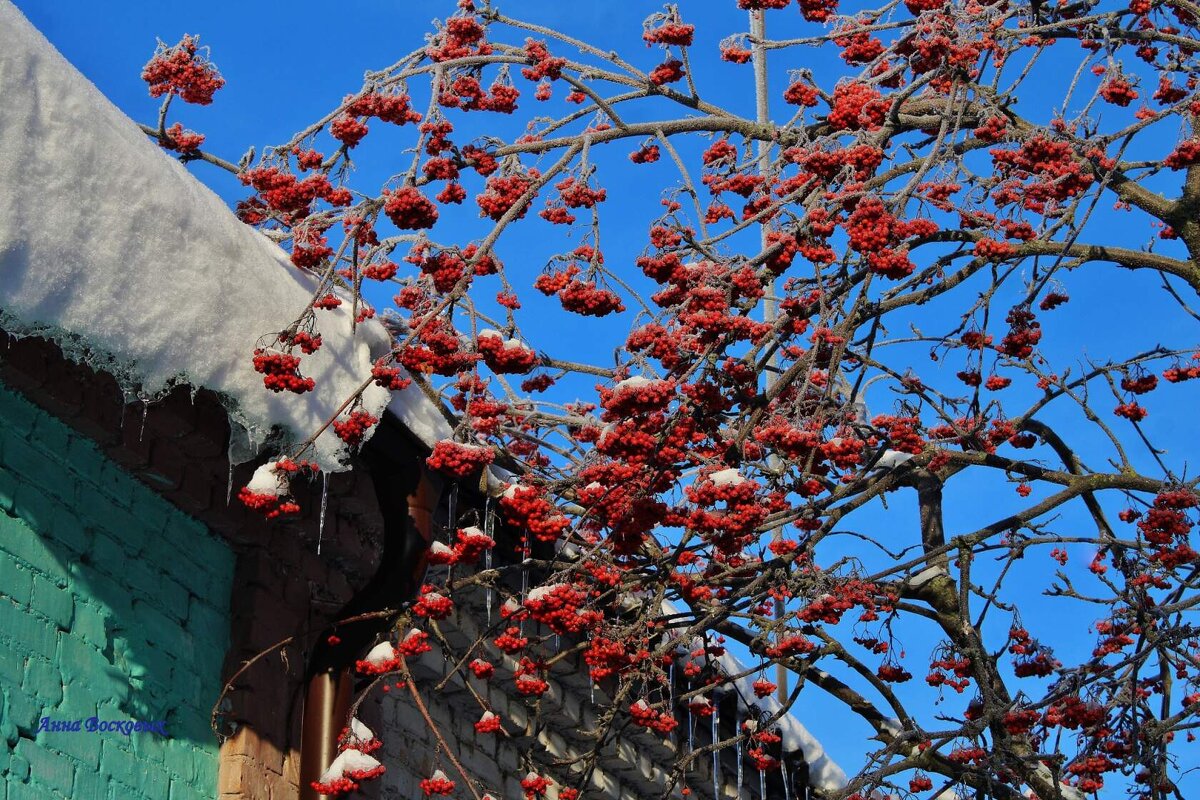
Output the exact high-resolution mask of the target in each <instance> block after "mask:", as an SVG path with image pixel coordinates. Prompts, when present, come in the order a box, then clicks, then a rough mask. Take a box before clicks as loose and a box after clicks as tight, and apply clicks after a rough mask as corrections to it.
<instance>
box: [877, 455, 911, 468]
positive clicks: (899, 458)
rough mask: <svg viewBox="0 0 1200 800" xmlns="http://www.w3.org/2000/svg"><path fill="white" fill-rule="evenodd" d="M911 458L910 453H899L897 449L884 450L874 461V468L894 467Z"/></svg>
mask: <svg viewBox="0 0 1200 800" xmlns="http://www.w3.org/2000/svg"><path fill="white" fill-rule="evenodd" d="M912 458H913V454H912V453H901V452H900V451H899V450H884V451H883V455H881V456H880V457H879V460H878V461H876V462H875V469H895V468H896V467H898V466H900V465H901V464H903V463H904V462H906V461H909V460H911V459H912Z"/></svg>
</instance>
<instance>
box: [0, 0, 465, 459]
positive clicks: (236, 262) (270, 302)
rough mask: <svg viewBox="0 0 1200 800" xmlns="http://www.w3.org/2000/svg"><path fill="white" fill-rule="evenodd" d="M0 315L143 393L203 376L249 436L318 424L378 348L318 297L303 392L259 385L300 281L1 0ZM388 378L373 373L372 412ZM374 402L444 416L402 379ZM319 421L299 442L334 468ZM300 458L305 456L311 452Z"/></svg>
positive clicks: (376, 334)
mask: <svg viewBox="0 0 1200 800" xmlns="http://www.w3.org/2000/svg"><path fill="white" fill-rule="evenodd" d="M0 96H2V97H3V98H4V112H3V113H2V114H0V325H3V327H4V328H6V329H8V330H9V331H10V332H13V333H18V334H21V333H35V334H38V335H44V336H49V337H51V338H54V339H55V340H57V341H58V342H59V343H60V344H62V345H63V347H64V350H66V351H67V352H68V354H69V355H71V356H72V357H73V358H76V359H78V360H87V361H89V362H90V363H96V362H101V363H99V364H98V366H101V368H103V369H106V370H107V371H110V372H114V374H116V376H117V378H118V380H120V381H121V382H122V385H123V387H124V388H125V389H126V390H129V391H134V390H136V391H137V392H138V393H139V394H140V395H142V396H153V395H155V394H157V393H159V392H161V391H162V390H163V389H165V388H168V387H169V386H170V385H171V384H172V383H173V382H178V381H182V382H186V383H188V384H190V385H192V386H196V387H205V388H208V389H212V390H214V391H216V392H219V393H220V394H221V395H222V396H223V399H224V400H225V402H226V406H227V408H228V409H229V411H230V415H231V417H232V418H233V419H234V420H236V421H237V422H239V423H241V424H242V425H244V426H245V427H246V428H247V429H248V430H249V431H250V432H251V439H252V440H253V443H254V445H255V449H257V445H259V444H261V443H262V442H263V441H264V440H265V439H266V437H267V435H268V434H269V433H270V429H271V427H272V426H273V425H280V426H282V427H283V428H284V429H285V438H286V437H290V438H291V439H292V440H293V441H295V440H302V439H303V438H305V437H306V436H308V435H310V434H311V433H312V432H313V431H315V430H317V428H319V427H320V426H321V425H322V424H323V423H324V422H325V421H326V420H328V419H329V418H330V417H331V416H332V415H333V413H334V412H335V411H336V410H337V409H338V407H339V406H340V405H341V404H342V402H343V401H344V400H345V399H346V398H347V397H348V396H350V394H351V393H352V392H353V391H354V389H355V388H357V386H358V385H359V383H360V381H362V379H363V378H364V376H367V375H369V374H370V368H371V365H372V362H373V360H374V359H375V358H376V357H378V356H380V355H383V354H384V353H386V352H387V351H388V349H389V347H390V344H389V339H388V336H387V333H386V332H385V331H384V329H383V327H382V326H381V325H378V324H375V323H373V322H372V323H368V324H366V325H362V326H359V328H358V332H357V335H354V336H352V335H351V329H350V316H349V313H348V312H347V311H346V310H345V309H346V308H347V307H348V306H349V304H344V305H343V307H342V308H339V309H335V310H333V311H320V312H318V317H317V326H318V329H319V332H320V334H321V336H322V339H323V341H324V346H323V347H322V348H321V349H320V350H319V351H318V352H317V353H316V354H314V355H312V356H308V357H305V358H304V361H303V364H302V366H301V371H302V372H303V373H304V374H305V375H307V376H310V377H312V378H314V379H315V380H316V389H315V390H314V391H313V392H310V393H308V394H305V395H302V396H296V395H294V394H291V393H286V392H285V393H283V394H282V395H276V394H273V393H271V392H270V391H268V390H267V389H265V388H264V387H263V384H262V379H261V376H260V375H258V374H257V373H255V372H254V370H253V367H252V364H251V355H252V351H253V350H254V348H255V345H256V343H257V342H258V339H259V337H262V336H264V335H266V336H267V337H268V339H270V338H272V337H273V335H274V334H275V332H277V331H280V330H282V329H284V328H285V327H286V326H287V325H289V324H290V323H291V322H292V321H293V320H294V319H295V318H296V317H297V316H299V314H300V313H301V312H302V311H303V310H304V309H305V307H306V305H307V304H308V302H309V301H310V298H311V295H312V291H313V288H314V282H313V280H312V278H311V276H309V275H307V274H305V273H303V272H301V271H300V270H298V269H296V268H295V267H293V266H291V264H290V263H289V262H288V259H287V256H286V255H285V254H284V252H283V251H282V250H281V249H280V248H279V247H278V246H276V245H275V244H273V243H272V242H271V241H269V240H268V239H266V238H265V237H263V236H262V235H260V234H259V233H257V232H256V231H254V230H253V229H251V228H249V227H248V226H246V225H244V224H243V223H241V222H240V221H239V220H238V219H237V218H236V217H234V215H233V214H232V212H230V210H229V209H228V208H227V207H226V206H225V204H224V203H223V202H222V201H221V199H220V198H219V197H217V195H215V194H214V193H213V192H212V191H210V190H209V189H208V188H207V187H205V186H204V185H202V184H201V183H200V182H199V181H197V180H196V179H195V178H193V177H192V176H191V175H190V174H189V173H188V172H187V170H186V169H185V168H184V167H183V166H182V165H181V164H179V163H178V162H177V161H175V160H174V159H173V158H170V157H169V156H167V155H165V154H164V153H163V152H162V151H161V150H160V148H159V147H158V146H157V145H156V144H155V143H154V142H152V141H150V140H148V139H147V138H146V136H145V135H144V134H143V133H142V132H141V131H140V130H139V129H138V128H137V127H136V126H135V124H134V123H133V122H132V121H131V120H130V119H129V118H128V117H126V116H125V115H124V114H123V113H122V112H121V111H120V110H119V109H117V108H116V107H115V106H114V105H113V104H112V103H110V102H109V101H108V100H107V99H105V97H104V96H103V95H102V94H101V93H100V92H99V90H97V89H96V87H95V86H93V85H92V84H91V83H90V82H89V81H88V80H87V79H86V78H85V77H84V76H83V75H81V74H80V73H79V72H78V71H77V70H76V69H75V68H74V67H72V66H71V65H70V64H69V63H68V62H67V61H66V60H65V59H64V58H63V57H62V55H60V54H59V53H58V52H57V51H56V50H55V49H54V47H53V46H52V45H51V44H50V43H49V42H47V41H46V39H45V38H44V37H43V36H42V35H41V34H40V33H39V32H38V31H37V30H36V29H34V27H33V26H32V25H30V23H29V22H28V21H27V20H26V19H25V18H24V17H23V16H22V15H21V14H20V12H19V11H17V9H16V8H15V7H14V6H13V5H11V4H10V3H9V2H8V1H7V0H0ZM388 400H389V398H388V393H387V391H386V390H384V389H382V388H379V387H376V386H372V387H371V388H370V389H368V390H367V392H366V394H365V395H364V405H365V408H366V410H367V411H369V412H370V413H372V414H374V415H376V416H379V414H380V412H381V411H382V410H383V409H384V407H385V406H387V405H388ZM390 408H391V409H392V410H393V411H394V412H395V413H396V414H397V415H398V416H399V417H400V418H401V419H402V420H403V421H405V422H408V423H409V424H410V427H412V428H413V431H414V433H416V434H417V435H418V436H420V437H421V438H423V439H425V440H426V442H427V443H430V444H432V442H433V441H435V440H436V439H438V438H441V436H440V435H436V434H440V433H442V432H443V430H442V427H441V426H445V422H444V420H442V421H441V426H438V425H437V422H438V421H439V419H440V417H439V415H438V413H437V411H436V409H433V408H431V404H430V402H429V401H428V400H427V399H426V398H425V397H424V396H423V395H422V394H421V392H420V391H419V390H418V389H417V388H416V387H410V388H409V389H406V390H405V391H403V392H400V393H398V394H397V395H396V397H395V399H393V400H392V403H391V405H390ZM341 451H342V447H341V441H340V440H339V439H337V437H336V436H335V435H334V434H333V432H332V431H327V432H326V433H324V434H322V435H321V436H320V438H319V439H318V441H317V445H316V448H315V458H314V460H316V461H317V462H318V463H319V464H320V465H321V466H322V467H323V468H325V469H339V468H341V465H340V463H339V455H340V454H341ZM309 457H313V455H312V454H310V456H309Z"/></svg>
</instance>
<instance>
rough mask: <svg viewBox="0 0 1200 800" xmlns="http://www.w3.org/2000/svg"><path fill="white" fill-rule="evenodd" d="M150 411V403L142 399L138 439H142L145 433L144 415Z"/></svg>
mask: <svg viewBox="0 0 1200 800" xmlns="http://www.w3.org/2000/svg"><path fill="white" fill-rule="evenodd" d="M149 413H150V403H149V402H148V401H147V400H145V399H144V398H143V399H142V426H141V427H140V428H138V441H139V442H140V441H141V440H142V436H144V435H145V434H146V417H147V415H149Z"/></svg>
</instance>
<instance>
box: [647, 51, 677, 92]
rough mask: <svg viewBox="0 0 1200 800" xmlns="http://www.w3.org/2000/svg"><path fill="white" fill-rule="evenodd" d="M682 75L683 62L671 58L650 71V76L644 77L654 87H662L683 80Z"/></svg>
mask: <svg viewBox="0 0 1200 800" xmlns="http://www.w3.org/2000/svg"><path fill="white" fill-rule="evenodd" d="M683 75H684V71H683V62H682V61H680V60H679V59H677V58H671V59H667V60H666V61H664V62H663V63H661V64H659V65H658V66H657V67H655V68H654V69H652V70H650V74H649V75H647V76H646V77H648V78H649V79H650V82H651V83H652V84H654V85H655V86H662V85H664V84H668V83H675V82H677V81H681V80H683Z"/></svg>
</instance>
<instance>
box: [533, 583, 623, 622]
mask: <svg viewBox="0 0 1200 800" xmlns="http://www.w3.org/2000/svg"><path fill="white" fill-rule="evenodd" d="M587 601H588V593H587V592H586V591H584V590H582V589H579V588H578V587H575V586H572V585H571V584H569V583H560V584H555V585H552V586H541V587H538V588H535V589H532V590H531V591H530V592H529V596H528V597H526V598H525V603H524V605H525V608H527V609H529V613H530V615H531V616H532V617H533V618H534V619H535V620H537V621H538V622H540V623H542V624H543V625H545V626H546V627H548V628H549V629H550V630H552V631H554V632H555V633H558V634H563V635H578V634H580V633H582V632H583V631H585V630H588V629H589V628H592V627H594V626H595V625H597V624H598V623H599V622H600V621H601V620H603V619H604V615H603V614H601V613H600V612H599V611H595V610H591V609H586V608H584V604H586V603H587Z"/></svg>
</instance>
